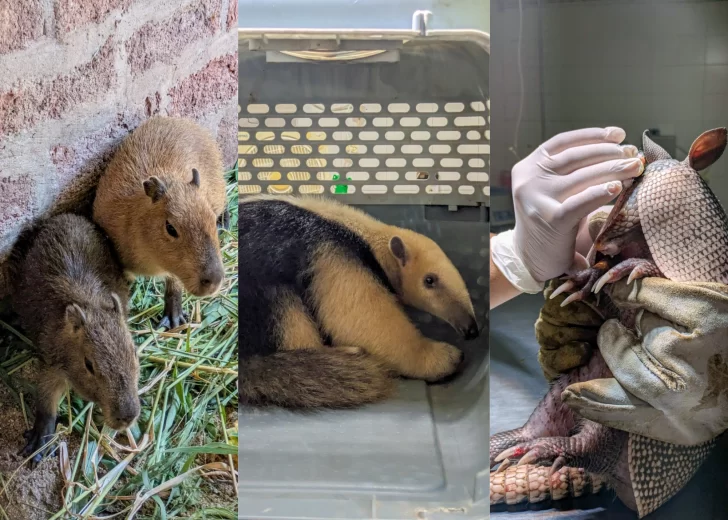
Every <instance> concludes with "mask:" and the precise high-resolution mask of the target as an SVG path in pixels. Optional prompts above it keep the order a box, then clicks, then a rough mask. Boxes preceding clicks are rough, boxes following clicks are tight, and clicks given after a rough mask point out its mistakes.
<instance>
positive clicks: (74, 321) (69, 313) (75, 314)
mask: <svg viewBox="0 0 728 520" xmlns="http://www.w3.org/2000/svg"><path fill="white" fill-rule="evenodd" d="M66 323H68V324H69V325H71V326H72V327H73V330H74V331H76V330H78V329H80V328H81V327H83V326H84V325H86V313H85V312H83V309H82V308H81V307H79V306H78V305H77V304H75V303H72V304H70V305H68V306H67V307H66Z"/></svg>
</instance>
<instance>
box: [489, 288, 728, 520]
mask: <svg viewBox="0 0 728 520" xmlns="http://www.w3.org/2000/svg"><path fill="white" fill-rule="evenodd" d="M542 305H543V296H542V295H540V294H537V295H523V296H519V297H518V298H515V299H514V300H511V301H510V302H508V303H506V304H504V305H502V306H500V307H498V308H496V309H495V310H493V311H491V315H490V316H491V320H490V367H491V370H490V381H491V383H490V395H491V399H490V432H491V435H492V434H494V433H497V432H500V431H503V430H507V429H511V428H516V427H518V426H522V425H523V423H524V422H525V421H526V420H527V419H528V416H529V415H530V414H531V412H532V411H533V409H534V408H535V407H536V404H537V403H538V402H539V401H540V400H541V398H542V397H543V396H544V394H545V393H546V390H547V388H548V385H547V383H546V380H545V379H544V377H543V374H542V372H541V369H540V367H539V365H538V360H537V357H536V355H537V352H538V344H537V343H536V339H535V337H534V329H533V327H534V323H535V322H536V318H537V317H538V313H539V309H540V308H541V306H542ZM727 468H728V438H726V437H725V436H724V438H723V439H721V442H720V444H719V446H718V448H717V449H716V450H715V451H714V452H713V454H712V455H711V456H710V458H709V459H708V460H707V461H706V462H705V464H704V465H703V467H702V468H701V469H700V471H699V472H698V474H697V475H696V476H695V477H694V478H693V479H692V480H691V481H690V483H689V484H688V485H687V486H686V487H685V488H684V489H683V490H682V491H681V492H680V493H678V494H677V495H676V496H675V497H673V498H672V499H671V500H670V501H669V502H668V503H666V504H665V505H664V506H663V507H662V508H660V509H659V510H657V511H656V512H655V513H653V514H651V515H649V516H647V517H645V519H646V520H652V519H655V520H657V519H659V520H673V519H674V520H678V519H680V520H683V519H686V518H701V519H706V520H708V519H710V520H721V519H726V518H728V479H726V473H727V472H726V469H727ZM556 507H558V509H556V508H555V507H554V505H553V504H549V505H548V506H547V508H544V509H541V510H529V509H526V510H524V508H513V509H511V510H508V511H497V512H496V511H492V512H491V518H492V519H494V520H534V519H539V518H548V519H552V518H553V519H559V520H587V519H589V520H592V519H595V520H596V519H599V520H602V519H609V520H613V519H614V520H623V519H624V520H628V519H629V520H631V519H636V518H637V514H636V513H634V512H632V511H630V510H628V509H627V508H626V507H625V506H624V505H623V504H622V503H621V502H620V501H619V500H618V499H616V498H615V497H614V495H613V494H609V493H607V494H604V495H602V496H599V497H591V498H590V499H588V500H585V501H580V500H577V501H565V502H564V503H563V504H560V505H558V506H556Z"/></svg>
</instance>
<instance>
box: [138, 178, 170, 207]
mask: <svg viewBox="0 0 728 520" xmlns="http://www.w3.org/2000/svg"><path fill="white" fill-rule="evenodd" d="M144 193H146V194H147V197H150V198H151V199H152V202H157V201H159V199H161V198H162V197H164V194H165V193H167V185H166V184H164V182H162V180H161V179H160V178H159V177H149V178H148V179H147V180H145V181H144Z"/></svg>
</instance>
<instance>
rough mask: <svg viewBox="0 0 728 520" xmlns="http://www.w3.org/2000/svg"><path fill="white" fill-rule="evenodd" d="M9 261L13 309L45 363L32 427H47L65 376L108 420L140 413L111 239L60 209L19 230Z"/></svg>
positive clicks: (123, 423) (123, 291) (119, 422)
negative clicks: (96, 405)
mask: <svg viewBox="0 0 728 520" xmlns="http://www.w3.org/2000/svg"><path fill="white" fill-rule="evenodd" d="M10 261H11V267H12V270H13V274H14V276H13V293H12V302H13V309H14V310H15V312H16V313H17V314H18V316H19V318H20V323H21V326H22V327H23V329H24V330H25V331H26V334H27V335H28V336H29V337H30V339H31V340H32V341H33V342H34V343H35V345H36V347H37V348H38V350H39V352H40V354H41V356H42V359H43V362H44V365H45V372H46V373H45V374H44V375H43V377H42V378H41V384H40V387H39V395H38V401H37V404H36V425H35V429H36V430H39V429H40V430H43V431H44V434H47V433H48V432H47V430H48V429H49V428H50V429H51V433H52V429H54V428H55V422H52V424H51V422H50V421H51V419H53V420H54V419H55V416H56V407H57V406H58V400H59V399H60V397H61V395H62V393H63V391H64V390H65V388H66V382H68V383H70V385H71V386H72V387H73V389H74V390H75V391H76V392H77V393H78V394H79V395H81V396H82V397H83V398H85V399H88V400H90V401H94V402H96V403H98V404H99V405H101V408H102V410H103V412H104V418H105V421H106V423H107V424H108V425H109V426H110V427H112V428H116V429H123V428H126V427H128V426H129V425H130V424H132V423H133V422H134V421H135V420H136V418H137V416H138V414H139V397H138V394H137V391H138V389H137V385H138V379H139V361H138V359H137V354H136V349H135V347H134V344H133V342H132V339H131V334H130V333H129V330H128V328H127V326H126V311H127V308H126V302H127V300H128V297H129V294H128V291H129V284H128V282H127V280H126V279H125V278H124V274H123V270H122V268H121V266H120V265H119V263H118V260H117V258H116V257H115V256H114V254H113V249H112V247H111V244H110V243H109V242H108V240H106V238H105V237H104V235H103V233H102V232H101V230H100V229H99V228H97V227H96V226H94V225H93V224H92V223H91V222H90V221H88V220H86V219H85V218H83V217H80V216H77V215H59V216H56V217H53V218H50V219H48V220H46V221H43V222H41V223H39V224H37V225H36V226H35V227H33V228H31V229H28V230H26V231H25V232H24V233H23V234H21V237H20V239H19V240H18V242H17V244H16V245H15V247H14V249H13V252H12V255H11V260H10ZM87 365H89V366H90V367H91V369H89V368H87ZM43 422H45V424H39V423H43ZM38 440H39V439H36V441H38ZM32 442H33V441H32V440H31V443H32ZM37 447H38V446H36V448H37Z"/></svg>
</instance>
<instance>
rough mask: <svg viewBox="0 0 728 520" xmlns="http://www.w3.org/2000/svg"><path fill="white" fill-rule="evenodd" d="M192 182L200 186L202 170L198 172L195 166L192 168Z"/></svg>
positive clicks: (197, 186)
mask: <svg viewBox="0 0 728 520" xmlns="http://www.w3.org/2000/svg"><path fill="white" fill-rule="evenodd" d="M190 184H192V185H193V186H195V187H196V188H199V187H200V172H198V171H197V169H195V168H192V182H191V183H190Z"/></svg>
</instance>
